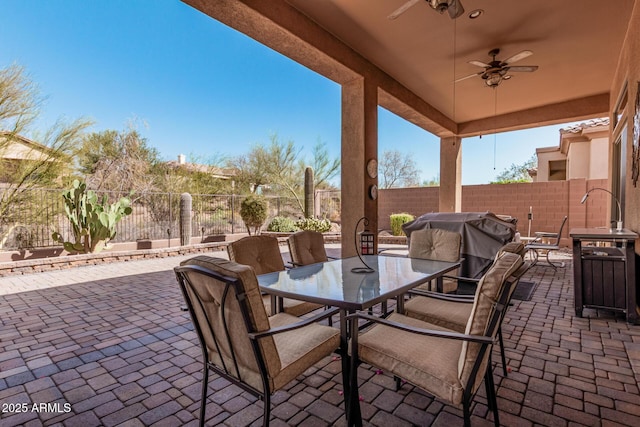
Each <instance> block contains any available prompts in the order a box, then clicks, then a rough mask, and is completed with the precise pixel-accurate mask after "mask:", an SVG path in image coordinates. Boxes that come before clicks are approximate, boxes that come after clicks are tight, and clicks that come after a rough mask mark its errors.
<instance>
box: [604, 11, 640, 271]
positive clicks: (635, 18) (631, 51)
mask: <svg viewBox="0 0 640 427" xmlns="http://www.w3.org/2000/svg"><path fill="white" fill-rule="evenodd" d="M638 82H640V2H635V5H634V8H633V12H632V14H631V19H630V21H629V27H628V28H627V36H626V38H625V42H624V45H623V47H622V51H621V53H620V59H619V62H618V68H617V70H616V73H615V77H614V79H613V83H612V85H611V96H610V103H611V106H610V112H611V120H612V123H613V120H614V119H615V118H614V114H613V112H614V109H615V106H616V102H617V100H618V98H619V96H620V93H621V91H622V88H623V86H624V85H625V84H628V91H629V92H628V97H629V98H628V100H629V101H628V105H627V113H628V114H626V116H623V117H622V120H623V121H624V123H620V125H622V126H623V127H624V126H625V125H626V134H627V144H626V148H627V156H626V158H625V162H626V167H627V176H626V180H625V195H624V200H625V223H624V225H625V228H627V229H630V230H632V231H635V232H636V233H638V232H640V182H639V183H638V185H639V186H638V187H634V186H633V184H632V182H631V153H632V144H633V142H632V141H633V116H634V113H635V111H634V110H635V108H634V104H635V101H636V93H637V91H638ZM620 125H619V126H620ZM611 132H612V134H611V136H610V140H611V141H614V129H613V126H611ZM636 253H640V242H638V241H636ZM636 278H640V275H637V276H636Z"/></svg>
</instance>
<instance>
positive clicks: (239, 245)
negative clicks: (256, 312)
mask: <svg viewBox="0 0 640 427" xmlns="http://www.w3.org/2000/svg"><path fill="white" fill-rule="evenodd" d="M227 253H228V254H229V259H230V260H231V261H235V262H237V263H239V264H244V265H248V266H251V267H252V268H253V270H254V271H255V273H256V275H260V274H267V273H273V272H275V271H284V269H285V266H284V261H283V259H282V254H281V253H280V246H279V245H278V239H276V238H275V237H273V236H262V235H259V236H248V237H243V238H242V239H240V240H236V241H235V242H231V243H229V244H228V245H227ZM263 299H264V303H265V307H266V308H267V312H268V313H269V314H270V315H273V314H275V313H276V312H278V311H284V312H285V313H289V314H292V315H294V316H302V315H304V314H307V313H310V312H312V311H314V310H317V309H318V308H321V307H323V306H322V305H320V304H315V303H311V302H306V301H297V300H293V299H289V298H284V299H282V298H279V299H278V304H275V299H274V298H272V297H271V296H269V295H263Z"/></svg>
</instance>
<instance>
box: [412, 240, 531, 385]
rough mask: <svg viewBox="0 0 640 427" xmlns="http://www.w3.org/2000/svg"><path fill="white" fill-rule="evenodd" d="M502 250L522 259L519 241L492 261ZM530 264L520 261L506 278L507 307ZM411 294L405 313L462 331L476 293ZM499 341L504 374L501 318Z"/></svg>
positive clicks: (504, 357)
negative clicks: (518, 266)
mask: <svg viewBox="0 0 640 427" xmlns="http://www.w3.org/2000/svg"><path fill="white" fill-rule="evenodd" d="M505 252H509V253H515V254H516V255H518V256H520V257H521V258H523V257H524V255H525V253H526V251H525V250H524V245H523V244H522V243H515V242H510V243H507V244H506V245H504V246H503V247H502V248H500V250H499V251H498V253H497V254H496V258H495V260H494V264H495V263H496V262H497V260H498V259H499V258H500V256H501V255H502V254H503V253H505ZM529 267H531V264H530V263H529V262H523V264H522V265H521V266H520V268H518V270H516V271H515V272H514V273H513V275H512V276H511V277H509V278H508V279H507V280H508V283H507V285H508V286H509V293H508V296H507V302H506V304H507V307H508V306H509V303H510V301H511V297H512V295H513V292H514V291H515V289H516V287H517V285H518V283H519V281H520V278H521V277H522V276H523V275H524V274H525V273H526V272H527V270H528V269H529ZM411 294H412V296H413V298H411V299H410V300H409V301H407V302H405V305H404V313H403V314H404V315H406V316H409V317H413V318H415V319H420V320H422V321H425V322H429V323H432V324H434V325H438V326H441V327H443V328H447V329H450V330H452V331H456V332H460V333H463V332H464V330H465V327H466V325H467V322H468V320H469V317H470V316H471V309H472V308H473V302H474V299H475V295H443V294H440V293H437V292H424V291H419V290H418V291H412V292H411ZM506 312H507V310H506V309H505V310H504V311H503V312H502V316H503V318H504V315H505V314H506ZM498 342H499V344H500V357H501V361H502V371H503V373H504V375H505V376H507V375H508V372H507V359H506V355H505V352H504V342H503V339H502V319H500V325H499V326H498Z"/></svg>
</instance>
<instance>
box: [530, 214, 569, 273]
mask: <svg viewBox="0 0 640 427" xmlns="http://www.w3.org/2000/svg"><path fill="white" fill-rule="evenodd" d="M566 223H567V217H566V216H565V217H564V218H563V220H562V223H561V224H560V229H559V230H558V232H557V233H551V232H541V231H538V232H536V238H535V239H534V240H532V241H531V242H530V243H529V244H527V246H526V249H527V251H529V253H530V254H531V258H532V260H533V261H532V265H536V264H537V263H538V259H539V257H540V253H539V251H544V253H545V258H546V260H547V264H549V265H550V266H551V267H553V269H554V270H556V269H557V268H558V267H564V262H561V263H559V264H554V263H552V262H551V260H550V259H549V254H550V253H551V252H552V251H557V250H559V249H560V239H561V238H562V230H563V229H564V226H565V224H566Z"/></svg>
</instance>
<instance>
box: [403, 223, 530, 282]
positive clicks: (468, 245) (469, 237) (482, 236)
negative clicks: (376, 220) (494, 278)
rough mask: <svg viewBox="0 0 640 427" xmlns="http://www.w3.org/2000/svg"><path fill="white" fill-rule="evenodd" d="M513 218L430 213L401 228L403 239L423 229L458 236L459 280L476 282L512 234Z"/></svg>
mask: <svg viewBox="0 0 640 427" xmlns="http://www.w3.org/2000/svg"><path fill="white" fill-rule="evenodd" d="M517 221H518V220H517V219H516V218H509V219H507V220H504V219H501V218H499V217H498V216H496V215H495V214H493V213H491V212H455V213H453V212H452V213H449V212H434V213H428V214H424V215H422V216H420V217H418V218H416V219H415V220H413V221H411V222H408V223H406V224H404V225H403V226H402V229H403V230H404V232H405V234H406V235H407V239H408V240H409V241H411V233H412V232H413V231H415V230H422V229H424V228H440V229H443V230H449V231H455V232H458V233H460V235H461V236H462V248H461V250H460V252H461V256H462V257H463V258H464V261H462V264H461V267H460V275H461V276H463V277H470V278H476V279H477V278H480V277H481V276H482V274H483V273H484V271H485V270H486V269H487V267H489V266H490V265H491V263H492V262H493V259H494V258H495V256H496V254H497V253H498V249H500V248H501V247H502V246H503V245H504V244H506V243H508V242H511V241H512V240H513V239H514V237H515V234H516V222H517Z"/></svg>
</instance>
